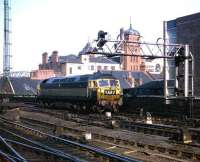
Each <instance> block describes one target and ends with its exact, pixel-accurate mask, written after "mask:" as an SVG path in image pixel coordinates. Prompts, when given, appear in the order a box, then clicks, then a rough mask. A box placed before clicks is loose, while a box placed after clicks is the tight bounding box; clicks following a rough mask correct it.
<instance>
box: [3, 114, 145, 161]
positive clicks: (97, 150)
mask: <svg viewBox="0 0 200 162" xmlns="http://www.w3.org/2000/svg"><path fill="white" fill-rule="evenodd" d="M0 120H2V121H4V122H7V123H10V124H13V125H16V126H19V127H22V128H24V129H26V130H29V131H33V132H37V133H38V134H41V135H44V136H47V137H50V138H52V139H54V140H56V141H57V142H58V141H60V142H61V143H62V144H63V143H64V144H67V145H69V144H70V145H73V146H75V147H80V148H84V149H87V150H89V151H92V152H94V153H98V154H100V155H102V156H106V157H108V158H111V159H115V160H118V161H123V162H141V161H139V160H136V159H131V158H128V157H125V156H121V155H119V154H116V153H112V152H110V151H106V150H103V149H101V148H98V147H93V146H88V145H86V144H81V143H78V142H74V141H70V140H66V139H63V138H60V137H57V136H54V135H51V134H47V133H44V132H41V131H39V130H36V129H32V128H29V127H27V126H24V125H21V124H18V123H15V122H11V121H8V120H7V119H5V118H3V117H1V118H0Z"/></svg>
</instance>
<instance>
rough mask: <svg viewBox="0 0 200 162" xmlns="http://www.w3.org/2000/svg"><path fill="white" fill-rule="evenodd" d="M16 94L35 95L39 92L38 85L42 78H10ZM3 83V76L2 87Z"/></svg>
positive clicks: (0, 82)
mask: <svg viewBox="0 0 200 162" xmlns="http://www.w3.org/2000/svg"><path fill="white" fill-rule="evenodd" d="M10 82H11V84H12V86H13V89H14V91H15V94H17V95H34V94H37V85H38V84H39V83H40V80H32V79H30V78H26V77H22V78H12V77H11V78H10ZM1 85H2V78H1V79H0V87H1Z"/></svg>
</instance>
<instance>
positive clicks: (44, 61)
mask: <svg viewBox="0 0 200 162" xmlns="http://www.w3.org/2000/svg"><path fill="white" fill-rule="evenodd" d="M47 63H48V53H47V52H44V53H43V54H42V64H43V65H44V64H47Z"/></svg>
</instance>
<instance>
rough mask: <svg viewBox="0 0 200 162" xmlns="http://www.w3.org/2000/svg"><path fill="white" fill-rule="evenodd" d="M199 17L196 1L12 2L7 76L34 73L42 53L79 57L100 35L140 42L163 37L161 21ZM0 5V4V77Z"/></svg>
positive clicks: (0, 16) (0, 15) (0, 5)
mask: <svg viewBox="0 0 200 162" xmlns="http://www.w3.org/2000/svg"><path fill="white" fill-rule="evenodd" d="M197 12H200V0H11V31H12V32H11V42H12V46H11V55H12V58H11V66H12V71H31V70H35V69H38V65H39V64H40V63H41V58H42V53H43V52H48V54H49V55H51V53H52V51H53V50H57V51H58V52H59V55H68V54H78V52H79V51H80V50H81V49H82V48H83V47H84V45H85V44H86V43H87V42H88V40H89V41H92V40H94V39H96V38H97V33H98V31H99V30H104V31H107V32H108V33H109V34H110V35H111V37H112V38H113V39H115V38H116V37H117V35H118V34H119V30H120V28H121V27H123V28H124V29H128V28H129V24H130V17H131V22H132V27H133V28H134V29H136V30H137V31H139V32H140V34H141V35H142V37H143V40H145V41H148V42H155V41H156V39H157V38H159V37H162V29H163V27H162V24H163V21H168V20H172V19H175V18H178V17H182V16H185V15H189V14H193V13H197ZM2 64H3V0H2V1H1V2H0V73H1V72H2Z"/></svg>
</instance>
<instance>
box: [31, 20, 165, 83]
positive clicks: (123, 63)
mask: <svg viewBox="0 0 200 162" xmlns="http://www.w3.org/2000/svg"><path fill="white" fill-rule="evenodd" d="M118 38H120V40H121V41H124V43H123V44H122V45H120V52H121V53H122V55H121V56H119V57H118V58H117V59H116V60H114V59H111V58H108V57H106V56H99V55H95V54H86V52H88V51H92V50H94V48H93V47H92V45H91V43H90V42H88V43H87V44H86V45H85V47H84V48H83V49H82V50H81V51H80V53H79V55H78V56H77V55H72V54H71V55H67V56H59V55H58V52H57V51H53V52H52V54H51V55H50V56H48V53H46V52H45V53H43V54H42V63H41V64H40V65H39V69H38V70H34V71H32V72H31V78H32V79H45V78H49V77H53V76H71V75H80V74H92V73H94V72H97V71H131V72H147V73H152V74H154V73H155V74H158V73H159V72H161V71H162V65H160V63H159V62H158V63H155V61H149V62H147V64H146V62H145V61H144V60H143V59H142V57H141V49H140V44H139V43H138V42H139V40H140V33H139V32H138V31H137V30H135V29H133V28H132V25H131V24H130V27H129V29H127V30H124V29H123V28H121V29H120V34H119V36H118ZM123 54H125V55H123ZM127 54H128V55H130V56H127ZM131 55H132V56H131Z"/></svg>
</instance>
